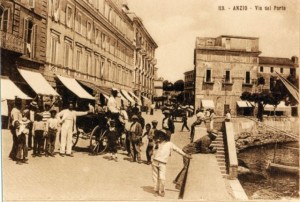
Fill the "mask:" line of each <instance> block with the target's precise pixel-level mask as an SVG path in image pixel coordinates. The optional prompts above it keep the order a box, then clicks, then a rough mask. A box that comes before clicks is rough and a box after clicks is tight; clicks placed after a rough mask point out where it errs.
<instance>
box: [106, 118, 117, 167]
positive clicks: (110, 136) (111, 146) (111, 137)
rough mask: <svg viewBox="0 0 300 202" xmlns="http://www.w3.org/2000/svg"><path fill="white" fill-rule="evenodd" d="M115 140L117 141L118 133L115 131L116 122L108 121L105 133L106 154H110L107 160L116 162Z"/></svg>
mask: <svg viewBox="0 0 300 202" xmlns="http://www.w3.org/2000/svg"><path fill="white" fill-rule="evenodd" d="M117 140H118V133H117V130H116V122H115V120H113V119H112V120H110V121H109V128H108V131H107V143H108V152H109V154H110V158H109V160H115V161H116V162H117V161H118V156H117Z"/></svg>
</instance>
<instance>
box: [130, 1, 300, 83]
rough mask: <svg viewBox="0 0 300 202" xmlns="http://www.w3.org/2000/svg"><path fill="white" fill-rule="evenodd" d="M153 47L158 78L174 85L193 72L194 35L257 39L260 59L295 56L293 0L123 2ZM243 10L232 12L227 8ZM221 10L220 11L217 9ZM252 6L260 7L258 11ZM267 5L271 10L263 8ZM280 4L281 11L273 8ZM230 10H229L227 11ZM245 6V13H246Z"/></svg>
mask: <svg viewBox="0 0 300 202" xmlns="http://www.w3.org/2000/svg"><path fill="white" fill-rule="evenodd" d="M127 3H128V6H129V8H130V11H131V12H135V13H136V14H137V15H138V16H139V17H140V18H141V19H142V21H143V24H144V26H145V27H146V29H147V30H148V32H149V33H150V35H151V36H152V38H153V39H154V40H155V42H156V43H157V45H158V48H157V49H156V52H155V56H156V58H157V65H156V67H158V76H159V77H160V76H162V77H163V78H164V79H165V80H169V81H171V82H174V81H176V80H179V79H184V75H183V73H184V72H185V71H188V70H192V69H193V68H194V65H193V54H194V48H195V41H196V37H218V36H220V35H237V36H249V37H259V48H260V51H262V53H261V56H271V57H285V58H291V56H294V55H296V56H299V31H300V28H299V20H300V17H299V6H298V4H299V3H300V1H299V3H298V0H127ZM235 5H236V6H247V10H244V11H233V6H235ZM219 6H224V8H225V10H223V11H221V10H219V9H218V8H219ZM255 6H261V7H262V10H261V11H258V10H256V9H255ZM266 6H271V8H272V10H265V7H266ZM274 6H277V7H281V6H284V7H285V10H284V11H282V10H281V11H278V10H274ZM229 8H230V10H229ZM250 8H251V9H250Z"/></svg>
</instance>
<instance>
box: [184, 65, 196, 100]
mask: <svg viewBox="0 0 300 202" xmlns="http://www.w3.org/2000/svg"><path fill="white" fill-rule="evenodd" d="M194 95H195V71H194V70H190V71H186V72H184V100H185V102H186V104H188V105H194V100H195V98H194Z"/></svg>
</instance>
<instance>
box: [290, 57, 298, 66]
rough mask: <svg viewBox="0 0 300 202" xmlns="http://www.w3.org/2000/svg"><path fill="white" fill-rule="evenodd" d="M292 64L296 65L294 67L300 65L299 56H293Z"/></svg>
mask: <svg viewBox="0 0 300 202" xmlns="http://www.w3.org/2000/svg"><path fill="white" fill-rule="evenodd" d="M291 59H292V62H293V63H294V67H298V66H299V63H298V57H297V56H292V58H291Z"/></svg>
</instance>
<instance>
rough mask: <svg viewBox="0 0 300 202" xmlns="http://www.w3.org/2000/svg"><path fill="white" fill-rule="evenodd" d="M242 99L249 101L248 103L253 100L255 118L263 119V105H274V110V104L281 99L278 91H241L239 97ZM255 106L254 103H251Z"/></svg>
mask: <svg viewBox="0 0 300 202" xmlns="http://www.w3.org/2000/svg"><path fill="white" fill-rule="evenodd" d="M240 98H241V99H242V100H246V101H249V102H250V103H252V102H254V103H256V104H257V107H258V111H257V118H258V120H260V121H262V120H263V112H264V107H265V106H266V105H267V104H269V105H273V106H274V110H275V109H276V106H277V105H278V104H279V103H280V101H281V100H282V97H281V95H280V94H278V93H272V92H271V93H266V92H262V93H250V92H243V93H242V95H241V97H240ZM252 106H253V107H255V105H252Z"/></svg>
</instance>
